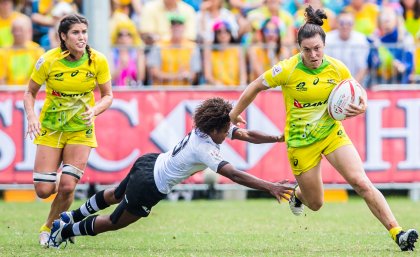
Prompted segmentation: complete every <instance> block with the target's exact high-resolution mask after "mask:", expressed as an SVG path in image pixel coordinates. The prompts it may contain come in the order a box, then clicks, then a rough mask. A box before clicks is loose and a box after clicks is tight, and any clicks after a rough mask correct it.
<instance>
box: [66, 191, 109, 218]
mask: <svg viewBox="0 0 420 257" xmlns="http://www.w3.org/2000/svg"><path fill="white" fill-rule="evenodd" d="M104 192H105V190H102V191H100V192H98V193H96V194H95V195H93V196H92V197H91V198H89V200H87V201H86V203H84V204H83V205H82V206H80V208H79V209H77V210H74V211H72V215H73V220H74V222H79V221H82V220H83V219H84V218H86V217H87V216H90V215H92V214H94V213H96V212H97V211H99V210H103V209H105V208H107V207H109V204H107V203H106V202H105V197H104Z"/></svg>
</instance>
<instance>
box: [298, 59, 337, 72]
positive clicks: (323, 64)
mask: <svg viewBox="0 0 420 257" xmlns="http://www.w3.org/2000/svg"><path fill="white" fill-rule="evenodd" d="M329 64H330V63H329V62H328V61H327V58H325V55H324V56H323V57H322V63H321V65H320V66H319V67H318V68H317V69H309V68H308V67H306V66H305V64H303V61H302V55H301V54H299V55H298V64H297V66H296V68H298V69H299V70H302V71H304V72H306V73H309V74H312V75H318V74H319V73H321V72H322V71H323V70H324V69H325V68H326V67H327V66H328V65H329Z"/></svg>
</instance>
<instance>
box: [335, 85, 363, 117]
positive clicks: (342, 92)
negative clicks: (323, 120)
mask: <svg viewBox="0 0 420 257" xmlns="http://www.w3.org/2000/svg"><path fill="white" fill-rule="evenodd" d="M361 95H362V87H361V86H360V84H359V83H358V82H357V81H356V80H354V79H346V80H343V81H341V82H340V83H339V84H338V85H336V86H335V87H334V89H333V90H332V91H331V94H330V96H329V97H328V114H329V115H330V116H331V118H333V119H334V120H344V119H345V118H346V108H347V106H348V105H349V104H350V103H352V104H355V105H358V104H359V103H360V96H361Z"/></svg>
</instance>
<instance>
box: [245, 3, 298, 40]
mask: <svg viewBox="0 0 420 257" xmlns="http://www.w3.org/2000/svg"><path fill="white" fill-rule="evenodd" d="M281 4H282V0H266V1H265V2H264V5H263V6H261V7H260V8H258V9H255V10H253V11H251V12H249V14H248V16H247V19H248V21H249V22H250V23H251V25H252V28H253V30H254V31H258V30H260V29H261V25H262V24H263V22H264V21H265V20H267V19H270V18H271V17H278V19H279V20H280V21H281V22H282V23H281V25H282V26H281V27H280V36H281V37H282V38H283V39H284V40H283V43H284V45H285V46H288V47H293V48H294V47H295V44H296V43H295V33H294V28H293V23H294V22H293V16H292V15H291V14H290V13H288V12H287V11H285V10H283V9H282V7H281ZM253 38H254V40H255V39H256V38H255V37H253Z"/></svg>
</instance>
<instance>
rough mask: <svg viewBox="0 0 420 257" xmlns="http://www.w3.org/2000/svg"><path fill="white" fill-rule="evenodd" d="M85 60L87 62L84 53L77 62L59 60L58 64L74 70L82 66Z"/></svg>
mask: <svg viewBox="0 0 420 257" xmlns="http://www.w3.org/2000/svg"><path fill="white" fill-rule="evenodd" d="M87 60H88V56H87V54H86V52H85V53H84V54H83V56H82V58H80V59H79V60H77V61H75V62H72V61H69V60H67V59H66V58H63V59H61V60H60V62H61V63H62V64H64V65H66V66H67V67H69V68H76V67H79V66H80V65H82V64H83V63H84V62H85V61H87Z"/></svg>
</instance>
